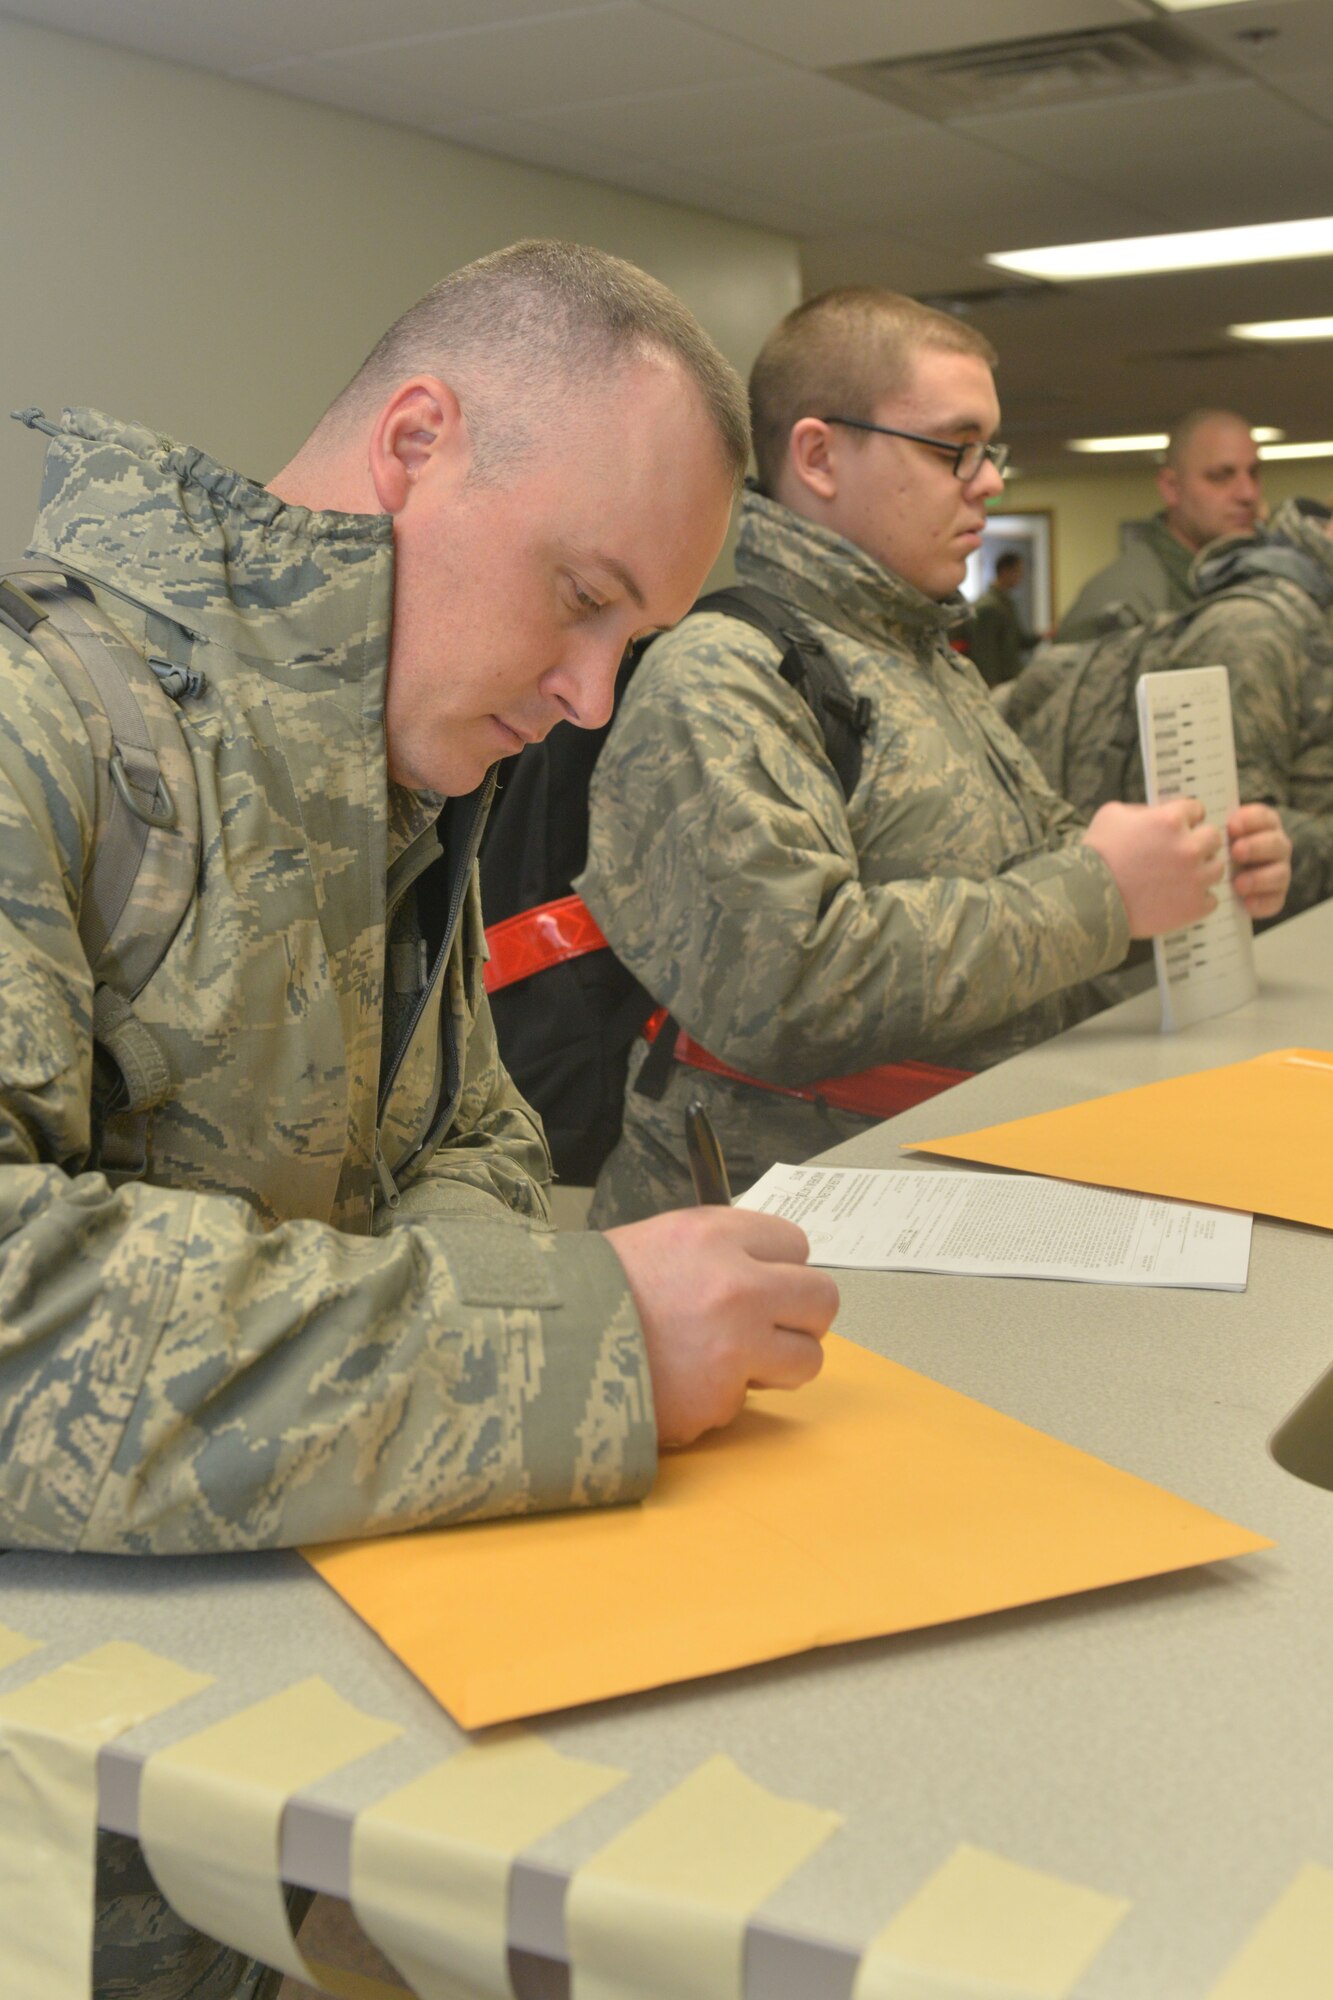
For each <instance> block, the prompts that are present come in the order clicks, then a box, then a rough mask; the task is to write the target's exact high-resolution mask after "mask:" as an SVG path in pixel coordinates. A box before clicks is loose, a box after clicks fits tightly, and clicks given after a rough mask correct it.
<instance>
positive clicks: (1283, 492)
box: [997, 459, 1333, 617]
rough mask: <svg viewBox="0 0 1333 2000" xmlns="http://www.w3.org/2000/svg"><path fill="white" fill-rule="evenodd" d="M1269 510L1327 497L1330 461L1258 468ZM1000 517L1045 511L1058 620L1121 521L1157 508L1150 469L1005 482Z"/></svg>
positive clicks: (1107, 554) (1114, 542) (1332, 477)
mask: <svg viewBox="0 0 1333 2000" xmlns="http://www.w3.org/2000/svg"><path fill="white" fill-rule="evenodd" d="M1264 493H1265V495H1266V497H1267V500H1268V504H1269V506H1270V507H1272V506H1276V504H1277V502H1278V501H1279V500H1285V499H1287V498H1288V496H1289V495H1291V494H1294V493H1295V494H1311V495H1313V497H1314V498H1315V499H1316V500H1324V501H1327V500H1329V499H1330V497H1333V459H1307V460H1300V459H1284V460H1278V461H1276V462H1274V463H1273V464H1270V465H1266V466H1265V467H1264ZM997 504H998V505H999V506H1001V507H1003V508H1004V509H1005V511H1006V512H1013V513H1020V514H1023V513H1031V512H1035V511H1037V510H1038V509H1042V508H1049V509H1050V511H1051V513H1052V516H1053V521H1054V533H1053V542H1054V558H1055V605H1056V616H1057V617H1059V616H1060V615H1061V614H1062V613H1063V612H1064V611H1066V610H1067V609H1068V607H1069V606H1070V605H1071V604H1072V603H1073V601H1074V599H1075V598H1076V597H1077V595H1078V593H1079V591H1080V590H1081V589H1082V587H1083V585H1084V583H1085V582H1086V581H1087V579H1088V578H1089V577H1090V576H1091V575H1092V574H1093V572H1094V571H1095V570H1099V569H1102V568H1103V567H1104V566H1105V565H1106V564H1107V563H1109V562H1110V561H1112V559H1113V558H1114V556H1115V554H1116V552H1117V549H1118V547H1119V541H1118V535H1117V530H1118V528H1119V525H1120V523H1121V522H1122V521H1137V520H1142V519H1143V518H1144V516H1145V515H1148V514H1153V513H1155V512H1156V511H1157V509H1158V508H1159V507H1160V506H1161V504H1162V503H1161V501H1160V499H1159V498H1158V494H1157V488H1156V486H1155V484H1154V482H1153V475H1152V471H1151V469H1150V468H1142V467H1140V468H1139V469H1138V470H1137V471H1133V472H1126V471H1123V470H1121V471H1106V472H1084V473H1071V474H1069V475H1068V476H1066V477H1060V478H1041V477H1035V478H1032V479H1011V480H1010V482H1009V485H1008V487H1007V489H1006V491H1005V495H1004V498H1003V500H1002V501H1000V502H999V503H997Z"/></svg>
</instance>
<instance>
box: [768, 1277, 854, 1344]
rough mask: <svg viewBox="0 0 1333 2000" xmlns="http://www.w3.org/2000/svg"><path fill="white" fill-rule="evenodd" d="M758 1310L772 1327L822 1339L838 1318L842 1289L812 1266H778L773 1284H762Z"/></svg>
mask: <svg viewBox="0 0 1333 2000" xmlns="http://www.w3.org/2000/svg"><path fill="white" fill-rule="evenodd" d="M756 1306H757V1311H758V1316H759V1318H760V1320H761V1321H763V1320H765V1319H766V1320H767V1324H768V1325H770V1326H777V1327H787V1328H789V1329H790V1330H791V1331H793V1332H797V1333H805V1334H813V1335H814V1336H815V1338H816V1339H821V1338H822V1337H823V1335H824V1334H826V1333H827V1332H828V1330H829V1328H830V1327H831V1326H832V1324H833V1322H834V1320H835V1319H836V1318H837V1315H838V1287H837V1286H836V1285H835V1284H834V1282H833V1280H832V1278H831V1277H830V1276H829V1274H828V1272H827V1271H816V1270H812V1269H811V1267H810V1266H809V1265H808V1264H802V1265H796V1266H793V1265H790V1264H787V1265H780V1266H775V1267H774V1278H773V1281H768V1280H766V1279H765V1280H761V1282H760V1287H759V1291H758V1297H757V1300H756Z"/></svg>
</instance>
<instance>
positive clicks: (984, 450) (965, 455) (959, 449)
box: [819, 417, 1009, 486]
mask: <svg viewBox="0 0 1333 2000" xmlns="http://www.w3.org/2000/svg"><path fill="white" fill-rule="evenodd" d="M819 421H820V422H821V423H822V424H845V425H846V426H847V428H848V429H849V430H853V431H878V432H879V434H880V436H881V437H888V438H906V439H907V440H908V442H909V444H928V445H929V446H930V448H931V450H932V451H942V452H946V453H947V454H948V456H949V457H950V458H951V459H952V460H953V476H954V478H955V479H961V480H962V482H963V484H964V486H967V485H969V484H970V483H971V481H972V480H974V479H975V478H976V476H977V474H978V473H979V472H980V470H981V468H982V466H983V465H985V464H986V462H987V461H988V460H989V462H990V463H991V464H992V465H993V466H994V467H995V470H996V471H997V472H998V473H999V474H1000V477H1001V478H1003V477H1004V469H1005V467H1006V466H1007V465H1008V463H1009V447H1008V445H1007V444H982V442H981V440H980V438H970V439H969V440H968V442H967V443H966V444H954V443H953V441H952V440H951V439H949V438H928V437H922V435H921V433H920V431H896V430H894V429H893V428H892V426H891V425H889V424H867V423H864V422H863V421H862V420H861V418H860V417H821V418H820V420H819Z"/></svg>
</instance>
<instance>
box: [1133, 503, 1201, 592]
mask: <svg viewBox="0 0 1333 2000" xmlns="http://www.w3.org/2000/svg"><path fill="white" fill-rule="evenodd" d="M1133 542H1139V543H1141V544H1142V545H1143V546H1144V547H1145V548H1147V549H1149V550H1150V551H1151V553H1152V554H1153V555H1154V556H1155V557H1156V558H1157V560H1158V562H1159V563H1160V564H1161V566H1162V568H1163V569H1164V570H1165V571H1166V573H1167V575H1168V576H1169V577H1170V578H1171V579H1172V581H1173V582H1174V583H1175V584H1177V585H1178V586H1179V587H1180V589H1181V591H1182V592H1184V593H1185V594H1186V595H1188V593H1189V590H1190V569H1191V565H1192V564H1193V562H1194V556H1193V554H1192V552H1191V551H1190V550H1189V549H1188V548H1186V546H1185V544H1184V542H1182V541H1180V540H1178V539H1177V537H1176V536H1175V535H1173V534H1172V532H1171V529H1170V527H1169V525H1168V523H1167V518H1166V509H1165V508H1163V509H1162V511H1161V512H1160V513H1158V514H1153V515H1150V516H1149V518H1148V519H1147V520H1146V521H1126V523H1125V527H1124V543H1125V547H1126V548H1128V547H1129V546H1130V544H1131V543H1133Z"/></svg>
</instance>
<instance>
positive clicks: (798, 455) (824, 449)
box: [787, 417, 838, 500]
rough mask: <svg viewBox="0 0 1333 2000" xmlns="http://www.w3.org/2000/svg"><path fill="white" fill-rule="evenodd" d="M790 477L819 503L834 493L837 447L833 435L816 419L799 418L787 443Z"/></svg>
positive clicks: (831, 496)
mask: <svg viewBox="0 0 1333 2000" xmlns="http://www.w3.org/2000/svg"><path fill="white" fill-rule="evenodd" d="M787 465H788V470H789V473H790V476H791V477H792V478H793V479H795V480H796V481H798V482H799V485H800V486H801V487H804V488H805V490H806V491H807V492H809V493H812V494H814V496H815V497H816V499H819V500H834V499H836V498H837V493H838V470H837V447H836V445H835V443H834V439H833V433H832V431H831V430H830V428H829V426H828V425H827V424H826V423H825V422H824V421H823V419H822V418H820V417H802V418H801V419H800V420H799V422H797V423H794V424H793V425H792V429H791V436H790V437H789V438H788V440H787Z"/></svg>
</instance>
